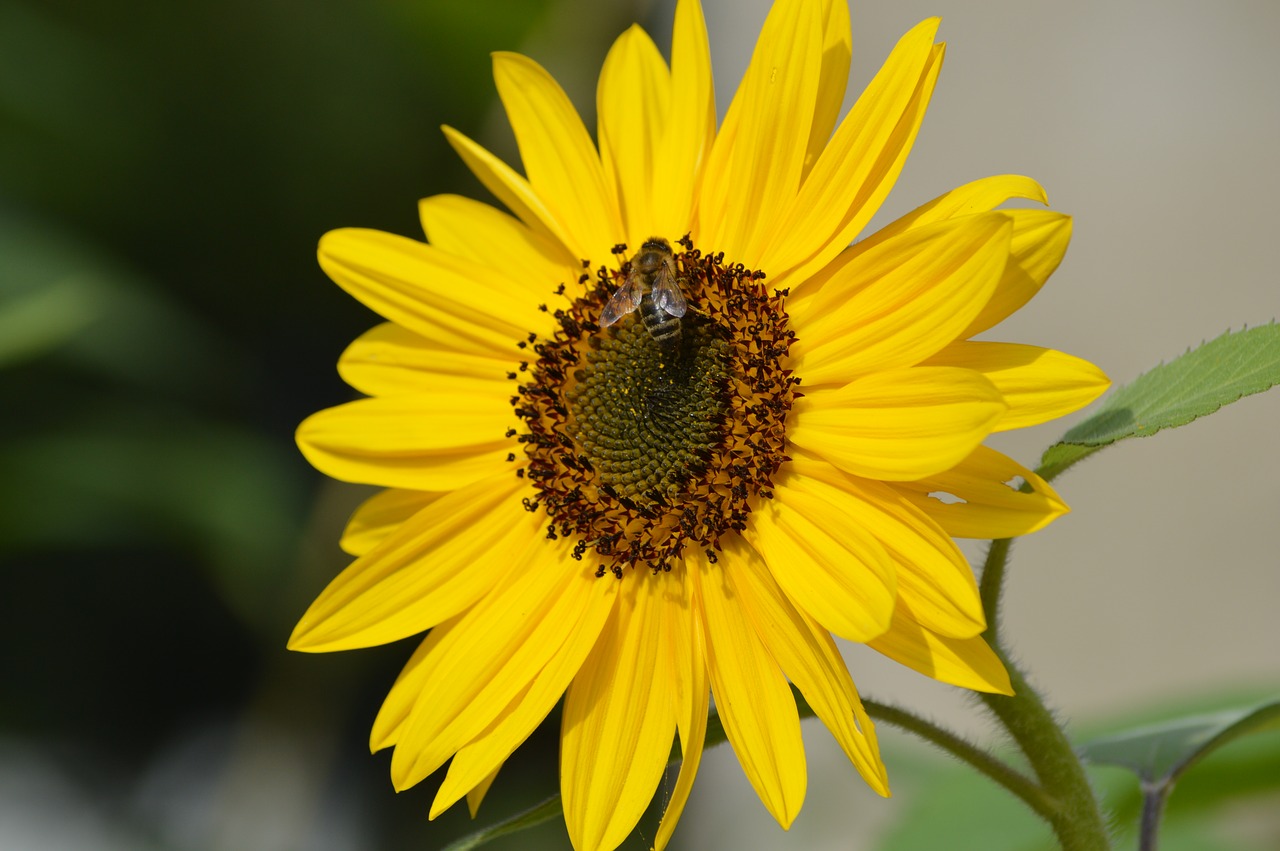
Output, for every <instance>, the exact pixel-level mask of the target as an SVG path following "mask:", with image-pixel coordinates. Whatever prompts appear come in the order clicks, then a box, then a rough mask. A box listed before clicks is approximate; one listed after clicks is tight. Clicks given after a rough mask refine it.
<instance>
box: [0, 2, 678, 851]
mask: <svg viewBox="0 0 1280 851" xmlns="http://www.w3.org/2000/svg"><path fill="white" fill-rule="evenodd" d="M643 5H644V4H637V3H611V4H605V6H606V8H604V9H600V10H596V9H594V8H593V6H594V4H584V3H577V4H573V3H563V2H562V3H556V4H552V3H549V2H547V0H469V2H467V3H465V4H462V3H454V2H445V0H437V1H436V2H410V0H382V1H381V2H373V3H360V2H341V0H321V2H308V3H302V2H288V0H270V2H245V0H232V2H218V3H215V2H210V1H209V0H202V2H193V3H177V4H175V3H164V2H147V0H127V2H115V3H111V4H85V3H82V2H71V0H52V1H51V0H39V2H37V0H20V2H14V0H5V2H3V3H0V388H2V389H0V399H2V400H3V401H2V402H0V404H2V405H3V416H2V417H0V436H2V439H0V482H2V483H3V490H2V493H3V496H2V497H0V499H3V506H2V507H3V510H0V576H3V589H4V590H3V592H2V593H0V642H2V646H3V650H2V651H0V847H5V848H15V849H17V848H21V849H45V848H48V849H55V848H56V849H99V848H101V849H117V848H119V849H135V848H155V849H169V848H184V849H185V848H190V849H205V848H211V849H212V848H228V849H230V848H235V849H259V848H260V849H275V848H281V849H283V848H332V849H346V848H374V847H376V848H435V847H439V846H441V845H443V844H444V843H445V841H446V840H447V838H448V837H451V836H454V835H457V834H459V833H460V832H464V831H467V830H470V829H471V826H472V824H471V822H470V821H469V819H468V818H467V817H466V808H465V806H459V807H457V808H455V809H454V810H453V811H451V812H449V813H448V814H446V815H445V816H443V817H442V818H441V819H440V820H439V821H438V822H437V823H435V824H432V825H428V823H427V820H426V814H427V810H428V807H429V803H430V800H431V797H432V795H433V794H434V787H435V785H436V783H437V782H438V778H436V779H432V780H428V781H427V782H426V783H424V784H422V786H421V787H420V788H418V789H415V790H413V791H411V792H408V793H406V794H404V795H400V796H396V795H393V794H391V788H390V783H389V780H388V776H387V764H388V759H387V755H386V754H380V755H378V756H376V757H370V756H369V755H368V753H367V748H366V742H367V737H368V729H369V726H370V724H371V722H372V719H373V716H374V714H375V713H376V711H377V707H378V706H379V704H380V702H381V699H382V696H383V695H384V694H385V692H386V689H387V688H388V687H389V685H390V684H391V682H392V681H393V679H394V677H395V675H396V673H397V671H398V669H399V666H400V665H401V664H402V663H403V662H404V661H405V659H407V657H408V654H409V652H410V647H409V646H405V645H401V646H395V647H390V648H379V649H376V650H370V651H365V652H361V653H354V654H345V655H339V656H319V657H309V656H302V655H297V654H289V653H287V652H286V651H285V650H284V645H285V640H286V638H287V636H288V634H289V631H290V629H291V628H292V625H293V622H294V621H295V620H296V618H297V617H298V616H299V615H300V614H301V613H302V611H303V609H304V608H305V606H306V605H307V603H308V602H309V600H310V599H311V598H312V597H313V596H314V595H315V594H316V593H317V592H318V591H319V590H320V589H321V588H322V587H323V586H324V584H325V583H326V582H327V581H328V579H329V578H330V577H332V576H333V575H335V574H336V573H337V571H338V570H340V569H341V567H342V566H343V565H344V564H345V563H346V562H347V561H348V560H349V559H348V558H347V557H346V556H345V555H343V554H342V553H341V552H340V551H339V550H338V548H337V537H338V534H339V532H340V531H341V528H342V524H343V523H344V522H345V519H346V516H347V514H348V512H349V511H350V509H351V507H353V506H354V505H355V504H356V502H357V501H358V500H359V499H360V498H363V497H364V496H366V495H367V492H362V491H360V489H357V488H354V487H350V486H339V485H334V484H331V483H326V482H325V481H324V480H323V478H322V477H321V476H319V475H318V474H317V473H315V472H314V471H313V470H311V469H310V467H309V466H308V465H307V464H306V463H305V462H304V461H303V459H302V457H301V456H300V455H299V454H298V452H297V451H296V448H295V447H294V443H293V436H292V435H293V430H294V428H295V427H296V425H297V423H298V422H299V421H300V420H301V419H303V418H304V417H305V416H306V415H308V414H310V413H311V412H313V411H315V410H318V409H320V408H323V407H327V406H330V405H334V404H337V403H340V402H342V401H345V400H346V399H348V398H350V397H351V391H350V390H349V388H347V387H345V385H343V384H342V382H341V381H340V380H339V379H338V376H337V373H336V371H335V369H334V364H335V362H336V359H337V356H338V354H339V353H340V352H341V351H342V349H343V348H344V347H345V345H346V344H347V343H348V342H349V341H350V340H351V339H352V338H354V337H355V336H357V335H358V334H360V333H361V332H362V331H364V330H366V329H367V328H368V327H370V326H371V325H373V324H374V323H375V322H376V321H377V318H376V317H375V316H374V315H373V314H372V313H371V312H369V311H368V310H366V309H365V308H363V307H361V306H360V305H359V304H358V303H357V302H355V301H354V300H353V299H351V298H349V297H348V296H347V295H345V294H344V293H343V292H341V291H340V290H339V289H338V288H337V287H336V286H334V285H333V284H332V283H330V282H329V281H328V280H327V279H326V278H325V276H324V275H323V274H322V273H321V272H320V270H319V268H318V267H317V265H316V262H315V245H316V241H317V239H318V238H319V237H320V235H321V234H322V233H324V232H325V231H326V230H329V229H331V228H334V227H340V226H347V225H359V226H364V227H374V228H381V229H384V230H389V231H394V232H397V233H402V234H408V235H414V236H417V235H420V233H421V231H420V229H419V226H418V222H417V209H416V201H417V199H418V198H420V197H423V196H426V195H430V194H436V193H442V192H463V193H466V194H470V195H478V196H484V192H483V190H482V189H481V188H480V187H479V184H478V183H477V182H476V181H475V180H474V179H473V178H471V177H470V176H469V175H468V174H467V173H466V172H465V170H464V169H462V167H461V166H460V164H459V163H458V162H457V160H456V158H455V157H454V156H453V154H452V151H451V150H450V149H449V148H448V147H447V145H446V144H445V141H444V139H443V136H442V135H441V133H440V132H439V125H440V124H442V123H448V124H451V125H453V126H455V127H457V128H459V129H460V130H462V131H463V132H464V133H466V134H468V135H470V136H472V137H473V138H480V139H481V140H483V141H486V142H489V143H491V144H494V145H495V146H496V147H497V149H498V150H500V151H502V152H503V153H504V154H509V142H508V141H506V140H505V139H504V138H503V137H502V136H501V135H500V134H498V133H495V132H488V133H487V132H486V129H485V128H486V121H487V120H488V121H489V123H491V124H492V123H495V122H493V121H492V118H493V112H494V103H495V100H496V99H495V97H494V93H493V87H492V81H491V77H490V61H489V52H490V51H493V50H499V49H505V50H515V49H521V48H522V47H523V46H524V45H525V44H526V43H527V42H528V41H529V40H530V39H537V38H538V37H539V35H538V34H539V33H540V32H542V31H543V30H544V29H546V30H547V31H551V32H559V33H562V34H561V35H559V36H557V38H560V39H561V40H562V41H563V42H564V43H562V44H560V47H559V50H558V51H555V52H552V55H556V54H557V53H558V54H560V55H564V56H566V57H568V58H567V59H566V60H565V61H566V63H567V62H569V61H570V60H578V61H581V62H582V64H583V65H584V66H585V67H589V68H592V69H598V67H599V62H600V60H601V59H602V57H603V55H604V52H605V51H606V50H607V48H608V45H609V44H610V43H611V42H612V40H613V38H614V37H616V35H617V34H618V33H619V32H621V31H622V29H623V28H624V27H625V26H626V25H627V24H629V23H630V22H631V21H632V20H634V19H635V16H636V15H637V14H638V13H639V12H641V11H643V9H641V8H638V7H639V6H643ZM566 18H569V19H572V21H573V25H572V26H570V27H568V28H565V27H563V26H562V27H560V28H559V29H558V30H557V29H555V28H554V25H555V24H556V23H557V21H563V20H564V19H566ZM667 26H668V27H669V23H668V25H667ZM584 36H590V37H589V38H587V37H584ZM552 70H553V72H557V73H564V70H565V69H564V68H555V67H553V68H552ZM594 73H595V72H594V70H593V71H592V74H591V76H589V77H586V78H583V79H579V80H576V82H575V81H573V80H570V81H568V82H567V83H566V85H567V87H569V88H570V89H571V90H572V88H573V86H574V85H578V86H580V87H586V88H585V91H587V92H588V93H589V92H591V91H592V87H593V86H594V82H595V80H594ZM575 100H576V101H577V102H578V103H584V102H585V103H590V102H593V98H590V97H589V96H588V98H587V99H585V100H584V99H583V98H581V97H578V96H577V93H576V92H575ZM587 120H588V123H589V126H591V124H592V123H593V119H592V118H590V117H588V119H587ZM504 146H505V147H504ZM517 164H518V163H517ZM555 730H556V728H555V727H554V726H553V727H551V729H550V730H544V731H541V732H540V733H539V734H538V735H537V736H535V738H534V740H533V741H532V742H531V743H530V746H529V747H527V748H525V749H524V752H522V753H521V754H520V755H519V757H518V758H517V759H515V760H513V763H512V764H511V765H509V766H508V769H507V770H504V773H503V774H504V777H503V781H502V782H500V783H499V784H497V785H496V786H495V788H494V790H493V792H492V793H491V797H490V799H489V801H488V802H487V804H486V813H485V814H484V815H485V816H487V818H484V819H482V821H493V820H495V819H496V818H497V817H499V816H502V815H506V814H509V813H511V812H514V811H515V810H517V809H519V808H520V807H522V806H525V805H527V804H530V803H533V802H534V801H536V800H539V799H541V798H542V797H544V796H545V795H546V794H549V793H550V791H552V790H553V789H554V788H555V772H556V746H557V745H556V733H555ZM530 836H531V835H524V836H522V837H520V838H518V839H517V840H516V841H515V844H513V845H508V846H506V847H530V842H532V841H535V840H533V839H530ZM543 839H544V840H545V841H547V842H549V843H550V844H551V845H552V846H555V847H560V846H561V845H562V844H563V843H564V839H563V828H562V827H560V826H559V825H552V826H550V827H548V828H545V829H544V830H543ZM496 847H502V846H496Z"/></svg>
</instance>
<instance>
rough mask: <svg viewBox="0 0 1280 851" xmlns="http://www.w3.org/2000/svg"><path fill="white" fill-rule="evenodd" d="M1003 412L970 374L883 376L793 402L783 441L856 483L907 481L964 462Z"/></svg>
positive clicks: (986, 386) (942, 371) (991, 390)
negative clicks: (865, 480)
mask: <svg viewBox="0 0 1280 851" xmlns="http://www.w3.org/2000/svg"><path fill="white" fill-rule="evenodd" d="M1005 408H1006V406H1005V403H1004V400H1003V398H1001V396H1000V391H998V390H996V388H995V386H994V385H992V384H991V382H990V381H988V380H987V379H985V378H983V377H982V376H981V375H979V374H978V373H976V372H972V371H970V370H966V369H956V368H954V367H942V366H919V367H913V368H911V369H896V370H888V371H885V372H879V373H875V374H873V375H868V376H866V377H864V378H860V379H858V380H857V381H854V382H851V383H850V384H847V385H845V386H844V387H841V388H839V389H835V390H828V389H821V390H817V391H814V392H812V393H810V394H809V395H808V396H806V397H804V398H803V399H800V400H798V401H797V403H796V405H795V407H794V408H793V415H794V420H793V425H792V427H791V434H790V435H789V437H790V439H791V440H792V442H794V443H795V444H796V445H797V446H801V447H803V448H805V449H808V450H810V451H811V452H815V453H817V454H818V455H820V456H822V457H823V458H825V459H826V460H828V461H830V462H831V463H832V464H835V465H836V466H837V467H839V468H840V469H842V470H845V471H847V472H850V473H853V474H854V475H855V476H862V477H864V478H869V479H884V480H891V481H902V480H912V479H919V478H921V477H923V476H929V475H933V474H934V473H938V472H941V471H942V470H946V469H948V468H950V467H953V466H955V465H956V464H958V463H959V462H960V461H962V460H963V459H964V458H965V457H966V456H968V455H969V453H971V452H972V451H973V449H974V447H976V446H978V445H979V444H980V443H982V440H983V438H985V437H986V436H987V435H988V434H990V432H991V429H992V427H994V425H995V424H996V423H997V422H999V421H1000V418H1001V417H1002V416H1003V415H1004V412H1005Z"/></svg>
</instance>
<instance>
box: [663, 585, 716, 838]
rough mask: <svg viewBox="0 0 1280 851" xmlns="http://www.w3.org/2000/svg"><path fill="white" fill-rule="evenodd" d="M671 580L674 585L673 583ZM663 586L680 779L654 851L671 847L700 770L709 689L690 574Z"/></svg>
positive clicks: (669, 802)
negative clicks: (677, 736) (678, 740)
mask: <svg viewBox="0 0 1280 851" xmlns="http://www.w3.org/2000/svg"><path fill="white" fill-rule="evenodd" d="M670 577H674V581H673V580H672V578H670ZM663 581H664V582H669V583H671V584H672V585H674V587H673V588H670V589H669V590H668V591H666V592H664V593H663V594H662V595H661V600H660V605H662V606H664V607H665V611H664V612H663V615H662V624H663V626H664V627H665V633H664V636H663V638H664V646H663V656H665V657H666V659H667V660H668V665H669V666H670V671H671V682H672V685H673V686H674V689H675V704H676V728H677V730H678V731H679V733H680V757H681V758H680V774H679V776H678V777H677V778H676V785H675V787H674V788H673V789H672V790H671V799H670V800H669V801H667V807H666V809H665V810H664V811H663V813H662V821H661V822H659V824H658V833H657V836H656V837H655V838H654V841H653V847H654V851H663V849H664V848H666V847H667V843H668V842H670V841H671V834H672V833H673V832H674V831H675V829H676V823H677V822H678V821H679V820H680V814H681V813H682V812H684V807H685V804H686V803H688V800H689V793H690V792H691V791H692V790H693V781H694V778H695V777H696V776H697V774H698V766H699V765H701V764H702V750H703V747H704V745H705V744H706V736H707V712H708V711H709V705H710V697H711V684H710V682H709V681H708V679H707V653H706V647H705V645H704V644H703V641H702V632H703V629H702V624H701V622H700V621H699V620H698V616H697V611H696V608H695V607H694V605H693V601H692V593H693V592H692V581H691V579H690V575H689V571H688V570H681V571H679V572H675V571H673V572H672V573H669V574H664V578H663Z"/></svg>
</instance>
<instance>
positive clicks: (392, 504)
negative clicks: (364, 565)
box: [338, 488, 444, 556]
mask: <svg viewBox="0 0 1280 851" xmlns="http://www.w3.org/2000/svg"><path fill="white" fill-rule="evenodd" d="M442 496H444V493H441V492H437V491H411V490H405V489H403V488H388V489H386V490H384V491H380V492H378V493H376V494H374V495H373V496H371V497H369V498H368V499H366V500H365V501H364V502H362V503H361V504H360V507H359V508H357V509H356V510H355V512H354V513H353V514H352V515H351V519H350V520H348V521H347V528H346V529H344V530H343V532H342V540H340V541H339V542H338V546H340V547H342V551H343V552H345V553H348V554H350V555H353V556H362V555H364V554H365V553H367V552H369V551H370V550H372V549H373V548H374V547H376V546H377V545H378V544H380V543H382V542H383V540H385V539H386V537H387V536H388V535H390V534H391V533H392V532H394V531H395V530H396V529H398V528H400V526H401V525H403V524H404V523H405V521H407V520H408V519H409V518H410V517H413V515H415V514H417V513H418V512H419V511H421V510H422V509H424V508H426V507H427V506H428V505H431V504H432V503H433V502H435V501H436V500H438V499H439V498H440V497H442Z"/></svg>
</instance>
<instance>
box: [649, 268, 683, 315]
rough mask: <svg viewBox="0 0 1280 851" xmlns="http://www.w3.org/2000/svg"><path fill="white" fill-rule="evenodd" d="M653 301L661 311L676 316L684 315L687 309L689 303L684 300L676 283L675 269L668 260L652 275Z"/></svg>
mask: <svg viewBox="0 0 1280 851" xmlns="http://www.w3.org/2000/svg"><path fill="white" fill-rule="evenodd" d="M653 303H654V304H655V305H657V307H658V309H659V310H661V311H662V312H663V313H666V314H667V315H668V316H675V317H677V318H679V317H681V316H684V312H685V311H686V310H688V309H689V305H688V304H687V303H686V302H685V300H684V293H683V292H681V291H680V285H679V284H678V283H676V276H675V271H674V270H673V269H672V268H671V261H670V260H668V261H666V262H665V263H663V264H662V268H661V269H659V270H658V273H657V274H656V275H654V276H653Z"/></svg>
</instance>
